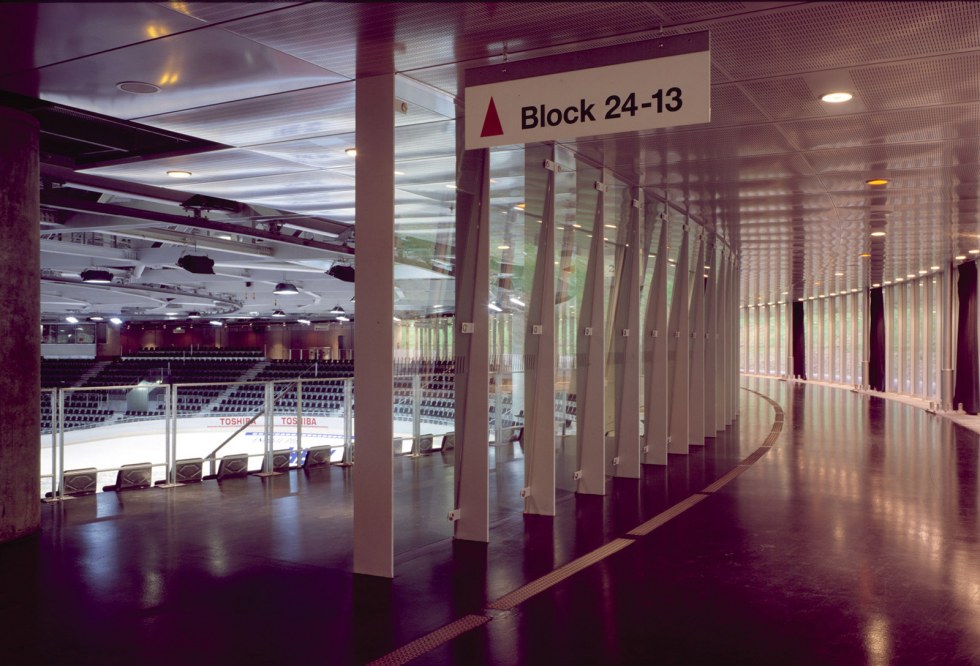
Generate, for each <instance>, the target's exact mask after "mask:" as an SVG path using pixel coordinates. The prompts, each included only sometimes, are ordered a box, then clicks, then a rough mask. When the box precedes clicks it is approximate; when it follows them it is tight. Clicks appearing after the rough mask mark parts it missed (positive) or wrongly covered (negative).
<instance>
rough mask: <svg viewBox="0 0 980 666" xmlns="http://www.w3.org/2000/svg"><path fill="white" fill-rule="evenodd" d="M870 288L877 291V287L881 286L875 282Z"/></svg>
mask: <svg viewBox="0 0 980 666" xmlns="http://www.w3.org/2000/svg"><path fill="white" fill-rule="evenodd" d="M871 286H872V287H874V288H875V289H877V288H878V287H880V286H881V284H879V283H878V282H875V283H874V284H873V285H871Z"/></svg>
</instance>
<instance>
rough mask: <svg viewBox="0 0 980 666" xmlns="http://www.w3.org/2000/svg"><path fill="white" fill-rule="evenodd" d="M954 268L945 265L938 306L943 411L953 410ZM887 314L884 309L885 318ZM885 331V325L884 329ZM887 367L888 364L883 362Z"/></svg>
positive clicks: (949, 264) (950, 264) (951, 265)
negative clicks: (940, 336)
mask: <svg viewBox="0 0 980 666" xmlns="http://www.w3.org/2000/svg"><path fill="white" fill-rule="evenodd" d="M955 271H956V267H955V265H954V264H953V263H952V262H949V263H947V264H946V267H945V269H944V270H943V292H942V299H941V306H940V317H939V325H940V328H941V335H942V366H941V370H940V378H941V382H942V383H941V384H940V389H939V390H940V398H941V401H942V408H943V410H946V411H948V410H951V409H953V407H954V405H953V361H954V359H953V336H954V335H956V332H955V330H954V328H953V313H954V312H955V309H954V306H955V302H954V300H953V293H954V288H953V274H954V272H955ZM886 291H887V290H886ZM888 314H889V311H888V308H885V316H886V317H887V316H888ZM885 330H886V331H887V330H888V328H887V325H886V327H885ZM885 367H888V362H887V361H886V362H885Z"/></svg>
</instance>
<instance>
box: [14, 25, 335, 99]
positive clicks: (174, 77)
mask: <svg viewBox="0 0 980 666" xmlns="http://www.w3.org/2000/svg"><path fill="white" fill-rule="evenodd" d="M342 79H343V77H341V76H339V75H337V74H334V73H333V72H328V71H326V70H324V69H322V68H320V67H317V66H316V65H311V64H310V63H306V62H303V61H302V60H299V59H297V58H293V57H292V56H288V55H286V54H284V53H279V52H278V51H276V50H274V49H270V48H268V47H265V46H262V45H260V44H255V43H254V42H250V41H249V40H247V39H243V38H242V37H238V36H237V35H233V34H231V33H228V32H224V31H222V30H220V29H218V28H205V29H201V30H196V31H194V32H186V33H182V34H178V35H174V36H171V37H166V38H163V39H156V40H153V41H149V42H143V43H142V44H137V45H135V46H131V47H129V48H126V49H121V50H115V51H108V52H104V53H100V54H98V55H93V56H88V57H85V58H79V59H76V60H71V61H68V62H63V63H59V64H56V65H50V66H48V67H44V68H41V69H40V70H36V71H31V72H22V73H19V74H11V75H7V76H4V77H2V78H0V87H2V88H4V89H6V90H11V91H13V92H17V93H20V94H22V95H29V96H31V97H39V98H41V99H44V100H49V101H52V102H56V103H58V104H66V105H68V106H74V107H77V108H80V109H85V110H86V111H94V112H96V113H101V114H104V115H108V116H113V117H116V118H125V119H133V118H139V117H143V116H151V115H156V114H161V113H168V112H172V111H177V110H179V109H188V108H192V107H199V106H206V105H212V104H220V103H223V102H228V101H231V100H241V99H246V98H249V97H254V96H256V95H271V94H274V93H279V92H283V91H286V90H295V89H297V88H308V87H311V86H318V85H323V84H326V83H332V82H335V81H340V80H342ZM124 81H142V82H147V83H152V84H154V85H157V86H159V87H160V88H161V90H160V92H159V93H156V94H149V95H146V94H143V95H134V94H130V93H126V92H122V91H121V90H118V89H117V88H116V84H117V83H120V82H124Z"/></svg>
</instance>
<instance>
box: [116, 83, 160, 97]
mask: <svg viewBox="0 0 980 666" xmlns="http://www.w3.org/2000/svg"><path fill="white" fill-rule="evenodd" d="M116 88H118V89H119V90H121V91H123V92H127V93H130V94H132V95H152V94H153V93H158V92H160V86H157V85H154V84H152V83H147V82H146V81H120V82H119V83H117V84H116Z"/></svg>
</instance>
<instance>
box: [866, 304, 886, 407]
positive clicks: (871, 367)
mask: <svg viewBox="0 0 980 666" xmlns="http://www.w3.org/2000/svg"><path fill="white" fill-rule="evenodd" d="M868 351H869V361H870V363H869V364H868V386H870V387H871V388H872V389H873V390H875V391H884V390H885V294H884V292H883V291H882V290H881V288H880V287H879V288H878V289H872V290H871V348H870V349H869V350H868Z"/></svg>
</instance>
